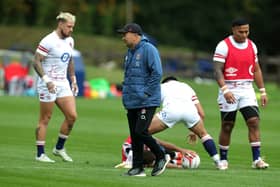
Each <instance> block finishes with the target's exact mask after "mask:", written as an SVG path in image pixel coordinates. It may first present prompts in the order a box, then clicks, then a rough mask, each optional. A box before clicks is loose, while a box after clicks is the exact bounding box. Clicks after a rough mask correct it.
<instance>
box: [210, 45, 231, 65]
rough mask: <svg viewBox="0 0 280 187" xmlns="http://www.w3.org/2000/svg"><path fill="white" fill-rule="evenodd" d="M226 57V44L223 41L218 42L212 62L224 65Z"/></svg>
mask: <svg viewBox="0 0 280 187" xmlns="http://www.w3.org/2000/svg"><path fill="white" fill-rule="evenodd" d="M227 55H228V46H227V44H226V42H225V41H221V42H219V43H218V45H217V47H216V50H215V53H214V57H213V61H217V62H223V63H224V62H225V61H226V57H227Z"/></svg>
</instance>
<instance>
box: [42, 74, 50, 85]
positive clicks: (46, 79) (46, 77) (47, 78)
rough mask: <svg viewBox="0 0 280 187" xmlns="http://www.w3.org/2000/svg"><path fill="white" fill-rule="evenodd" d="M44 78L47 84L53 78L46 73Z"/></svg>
mask: <svg viewBox="0 0 280 187" xmlns="http://www.w3.org/2000/svg"><path fill="white" fill-rule="evenodd" d="M42 79H43V81H44V82H45V83H46V84H47V83H49V82H51V79H50V78H49V77H48V75H44V76H43V77H42Z"/></svg>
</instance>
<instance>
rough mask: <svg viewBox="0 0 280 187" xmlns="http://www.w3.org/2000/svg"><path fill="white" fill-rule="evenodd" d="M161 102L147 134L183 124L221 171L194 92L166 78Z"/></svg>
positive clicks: (172, 79)
mask: <svg viewBox="0 0 280 187" xmlns="http://www.w3.org/2000/svg"><path fill="white" fill-rule="evenodd" d="M161 102H162V109H161V111H159V112H158V113H157V114H156V115H155V116H154V117H153V120H152V123H151V125H150V127H149V133H151V134H154V133H157V132H160V131H163V130H165V129H167V128H172V127H173V126H174V125H175V124H176V123H178V122H183V123H184V124H185V125H186V127H187V128H188V129H189V130H190V131H192V132H193V133H194V134H195V135H197V136H198V137H199V138H200V139H201V141H202V144H203V146H204V148H205V150H206V151H207V153H208V154H209V156H210V157H211V158H212V159H213V161H214V163H215V165H216V167H217V169H220V170H223V169H224V168H223V167H222V165H221V164H220V158H219V155H218V153H217V149H216V146H215V142H214V141H213V138H212V137H211V136H210V135H209V134H208V132H207V131H206V129H205V127H204V123H203V118H204V111H203V108H202V105H201V104H200V102H199V100H198V97H197V96H196V93H195V91H194V90H193V89H192V88H191V87H190V86H189V85H188V84H186V83H183V82H180V81H178V80H177V78H176V77H172V76H170V77H166V78H165V79H164V80H163V81H162V84H161ZM194 134H192V135H191V136H190V138H191V139H190V141H191V142H192V141H195V138H196V136H195V135H194Z"/></svg>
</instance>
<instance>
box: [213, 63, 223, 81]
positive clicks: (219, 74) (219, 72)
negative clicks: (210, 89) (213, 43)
mask: <svg viewBox="0 0 280 187" xmlns="http://www.w3.org/2000/svg"><path fill="white" fill-rule="evenodd" d="M223 69H224V64H223V63H221V62H214V76H215V78H216V80H220V79H223V78H224V75H223Z"/></svg>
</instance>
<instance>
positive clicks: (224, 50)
mask: <svg viewBox="0 0 280 187" xmlns="http://www.w3.org/2000/svg"><path fill="white" fill-rule="evenodd" d="M229 40H230V42H231V43H232V45H233V46H234V47H236V48H238V49H245V48H247V46H248V40H247V39H246V41H245V42H244V43H237V42H236V41H235V40H234V39H233V36H229ZM252 46H253V49H254V52H255V62H258V57H257V54H258V49H257V47H256V45H255V43H254V42H252ZM227 54H228V46H227V44H226V42H225V41H224V40H222V41H220V42H219V43H218V45H217V47H216V50H215V54H214V57H213V61H217V62H223V63H225V59H226V57H227Z"/></svg>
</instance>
